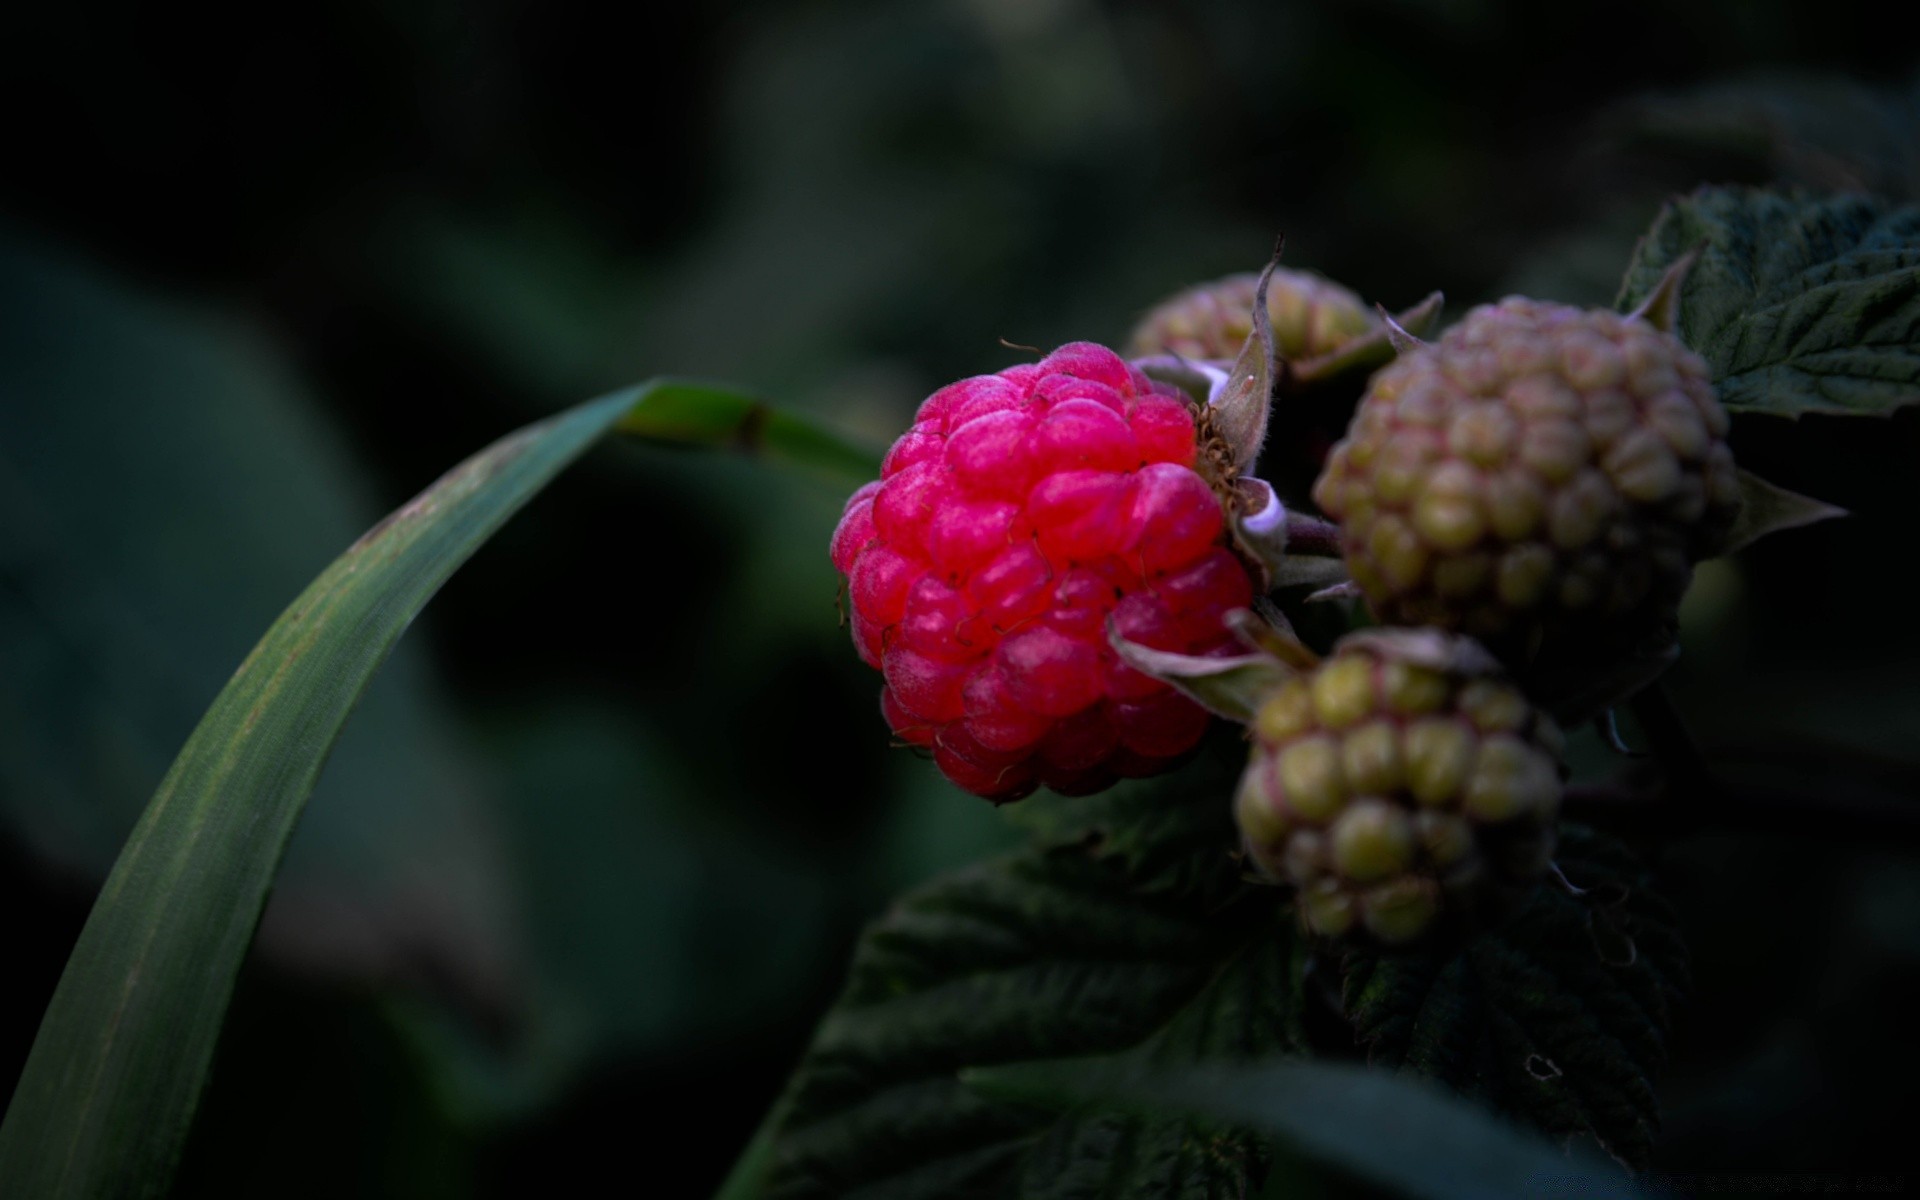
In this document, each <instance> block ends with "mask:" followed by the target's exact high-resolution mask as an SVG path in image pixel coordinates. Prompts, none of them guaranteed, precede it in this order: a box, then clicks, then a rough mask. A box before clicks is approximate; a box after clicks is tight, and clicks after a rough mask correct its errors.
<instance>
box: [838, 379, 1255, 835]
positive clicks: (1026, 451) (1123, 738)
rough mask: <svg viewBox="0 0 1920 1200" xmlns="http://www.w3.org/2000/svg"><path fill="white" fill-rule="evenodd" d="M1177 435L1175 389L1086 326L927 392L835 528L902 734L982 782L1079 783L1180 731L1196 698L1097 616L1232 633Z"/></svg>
mask: <svg viewBox="0 0 1920 1200" xmlns="http://www.w3.org/2000/svg"><path fill="white" fill-rule="evenodd" d="M1194 436H1195V435H1194V416H1193V412H1192V409H1191V406H1190V405H1189V403H1188V402H1187V400H1186V399H1185V397H1183V396H1182V395H1181V394H1180V393H1179V392H1178V391H1176V390H1174V389H1173V388H1171V387H1169V386H1167V385H1165V384H1158V383H1154V382H1152V381H1150V380H1148V379H1147V378H1146V377H1145V376H1143V375H1141V374H1140V372H1138V371H1137V370H1134V369H1133V368H1132V367H1130V366H1128V365H1127V364H1126V363H1125V362H1124V361H1122V360H1121V358H1120V357H1119V356H1118V355H1117V354H1115V353H1114V352H1113V351H1111V350H1108V349H1106V348H1105V347H1102V346H1096V345H1094V344H1092V343H1089V342H1078V343H1074V344H1072V345H1067V346H1062V347H1061V348H1060V349H1058V350H1056V351H1054V352H1053V353H1052V354H1050V355H1048V356H1047V357H1046V358H1045V359H1044V360H1042V361H1041V362H1039V363H1037V364H1031V365H1027V366H1019V367H1014V368H1011V369H1009V370H1006V371H1002V372H1000V373H999V374H997V375H981V376H976V377H975V378H972V379H963V380H961V381H960V382H959V383H955V384H951V385H949V386H947V387H944V388H941V389H940V390H939V391H937V392H935V393H934V394H933V395H931V396H929V397H928V398H927V400H926V402H925V403H924V404H922V405H921V406H920V411H919V414H918V416H917V417H916V419H915V423H914V426H913V428H912V429H910V430H908V432H907V433H905V434H904V435H902V437H901V438H900V440H899V441H898V442H896V443H894V446H893V449H892V450H891V451H890V452H889V453H888V454H887V457H886V461H885V464H884V465H883V466H882V467H881V471H880V478H879V479H878V480H876V481H874V482H873V483H870V484H868V485H866V486H865V487H863V488H861V489H860V490H859V491H857V492H855V493H854V495H853V497H852V498H851V499H850V500H849V501H848V502H847V508H846V513H845V515H844V516H843V517H842V518H841V521H840V527H839V528H838V529H837V530H836V531H835V532H834V536H833V544H832V555H833V563H834V566H836V567H838V568H839V569H840V571H841V573H842V574H843V575H845V576H846V577H847V585H848V595H849V597H850V599H851V602H852V609H853V622H852V623H853V633H854V642H855V645H856V647H857V648H858V649H859V651H860V654H861V657H862V658H863V659H865V660H866V661H867V662H869V663H872V664H873V665H875V666H877V667H879V668H880V669H881V671H882V673H883V674H884V676H885V678H886V686H885V687H884V688H883V689H882V692H881V711H882V713H883V714H884V715H885V716H886V719H887V723H888V724H889V725H890V726H892V728H893V730H894V733H895V734H896V736H898V737H899V738H900V740H902V741H904V742H907V743H909V744H912V745H917V746H924V747H927V748H928V749H930V750H931V751H932V753H933V759H934V762H935V764H936V765H938V766H939V768H940V770H941V771H942V772H943V773H945V775H946V776H947V778H948V779H950V780H952V781H953V782H954V783H955V784H957V785H959V786H960V787H962V788H965V789H966V790H968V791H971V792H974V793H976V794H978V795H981V796H986V797H988V798H990V799H993V800H996V801H1003V800H1013V799H1018V798H1019V797H1021V796H1024V795H1026V794H1027V793H1028V792H1031V791H1032V790H1033V789H1034V788H1036V787H1039V786H1041V785H1045V786H1047V787H1050V788H1053V789H1054V790H1056V791H1060V792H1065V793H1069V794H1076V795H1077V794H1084V793H1086V792H1092V791H1098V790H1100V789H1101V788H1104V787H1107V786H1108V785H1110V784H1112V783H1113V782H1114V781H1115V780H1116V779H1122V778H1137V777H1139V776H1143V775H1151V774H1155V773H1157V772H1160V771H1164V770H1167V769H1169V768H1170V767H1172V766H1174V765H1175V764H1176V763H1178V762H1179V761H1180V759H1181V758H1182V757H1183V756H1184V755H1185V754H1186V753H1187V752H1189V751H1190V750H1192V749H1193V747H1194V746H1195V745H1196V744H1198V742H1199V740H1200V737H1201V735H1202V734H1203V733H1205V732H1206V728H1207V724H1208V718H1207V714H1206V712H1205V711H1204V710H1202V709H1201V708H1199V707H1198V706H1197V705H1195V704H1194V703H1193V702H1192V701H1190V700H1188V699H1186V698H1185V697H1184V696H1181V695H1180V694H1179V693H1177V692H1175V691H1173V690H1172V689H1170V688H1168V687H1167V686H1166V685H1165V684H1162V683H1159V682H1157V681H1156V680H1153V679H1149V678H1148V677H1146V676H1144V675H1142V674H1140V673H1139V672H1138V671H1135V670H1133V669H1132V668H1131V667H1128V666H1126V665H1125V664H1124V663H1122V662H1121V661H1120V660H1119V659H1118V657H1117V656H1116V655H1115V654H1114V652H1113V649H1112V647H1111V646H1109V645H1108V644H1107V627H1108V623H1109V621H1111V622H1113V623H1114V624H1115V625H1116V626H1117V627H1118V628H1119V629H1120V630H1121V632H1122V633H1124V634H1125V635H1126V636H1127V637H1129V638H1131V639H1132V640H1134V641H1137V642H1140V643H1142V644H1144V645H1148V646H1152V647H1154V648H1155V649H1160V650H1172V651H1177V652H1180V653H1185V654H1211V653H1221V652H1225V651H1227V650H1229V649H1230V648H1231V647H1232V646H1233V645H1234V641H1233V638H1232V635H1231V634H1230V633H1229V632H1228V630H1227V629H1226V627H1225V626H1224V624H1223V622H1222V617H1223V616H1224V615H1225V614H1226V613H1227V612H1228V611H1230V610H1231V609H1234V608H1240V607H1244V606H1245V605H1246V604H1248V603H1249V602H1250V600H1251V599H1252V594H1253V582H1252V579H1251V577H1250V576H1249V575H1248V573H1247V571H1246V568H1245V567H1243V566H1242V565H1241V563H1240V560H1239V559H1238V558H1236V557H1235V556H1234V554H1233V552H1232V551H1231V550H1229V549H1228V548H1227V546H1226V542H1225V533H1226V524H1225V521H1224V518H1223V517H1222V515H1221V511H1220V505H1219V502H1218V501H1217V500H1216V499H1215V498H1214V495H1213V492H1212V489H1210V488H1209V487H1208V485H1207V483H1206V481H1205V480H1204V479H1202V478H1201V477H1200V475H1199V474H1197V473H1196V472H1195V470H1194V461H1195V443H1194Z"/></svg>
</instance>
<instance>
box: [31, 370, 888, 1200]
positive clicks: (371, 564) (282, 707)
mask: <svg viewBox="0 0 1920 1200" xmlns="http://www.w3.org/2000/svg"><path fill="white" fill-rule="evenodd" d="M756 405H757V402H755V401H752V400H749V399H745V398H742V397H739V396H736V395H734V394H732V393H727V392H723V391H721V390H719V389H716V388H712V387H709V386H705V385H699V384H682V383H674V382H654V383H649V384H643V385H640V386H638V387H635V388H630V389H627V390H625V391H622V392H618V393H615V394H613V395H610V396H607V397H604V398H602V399H599V400H595V401H591V402H589V403H587V404H584V405H582V406H580V407H579V408H576V409H573V410H571V411H569V412H567V413H564V414H562V415H560V416H558V417H555V418H553V419H551V420H548V421H545V422H542V423H540V424H537V425H533V426H529V427H528V428H526V429H523V430H521V431H519V432H517V433H514V434H512V435H510V436H508V437H506V438H504V439H502V440H501V441H499V442H497V443H495V444H494V445H493V446H491V447H489V448H487V449H486V450H483V451H481V452H480V453H479V454H477V455H475V456H474V457H473V458H471V459H468V460H467V461H466V462H465V463H463V464H461V465H460V466H459V467H456V468H455V469H454V470H453V471H451V472H449V473H448V474H447V475H446V476H444V477H443V478H442V479H441V480H440V481H439V482H437V483H435V484H434V485H433V486H432V487H430V488H428V489H427V490H426V491H425V492H422V493H421V494H420V495H419V496H417V497H415V498H414V499H413V500H412V501H411V502H409V503H408V504H407V505H406V506H404V507H403V508H401V509H399V510H398V511H396V512H395V513H393V514H392V515H390V516H389V517H387V518H386V520H384V521H382V522H381V523H380V524H379V525H377V526H375V527H374V528H373V529H372V530H371V531H369V532H368V533H367V534H366V535H365V536H364V537H362V538H361V539H360V540H359V541H358V542H356V543H355V544H354V545H353V546H352V547H351V548H349V549H348V550H347V552H346V553H345V554H343V555H342V556H341V557H340V558H339V559H337V560H336V561H335V562H334V563H333V565H332V566H330V567H328V568H327V570H326V571H325V572H324V573H322V574H321V576H320V577H319V578H318V579H317V580H315V581H314V583H313V584H312V585H311V586H309V587H308V588H307V590H306V591H305V592H304V593H302V594H301V595H300V597H299V598H298V599H296V600H295V601H294V602H293V604H292V606H291V607H289V608H288V609H287V611H286V612H285V613H284V614H283V615H282V616H281V617H280V619H279V620H278V621H277V622H275V624H274V626H273V627H272V628H271V629H270V630H268V632H267V635H266V636H265V637H264V638H263V639H262V640H261V642H260V643H259V644H258V645H257V646H256V647H255V648H254V650H253V652H252V653H251V654H250V655H249V656H248V657H247V660H246V661H245V662H244V663H242V664H241V666H240V669H239V670H238V671H237V672H236V673H235V674H234V677H233V679H232V680H231V681H230V682H229V683H228V684H227V686H226V688H225V689H224V690H223V691H222V692H221V693H220V695H219V697H218V698H216V699H215V701H214V703H213V706H212V708H211V709H210V710H209V711H208V713H207V715H206V716H205V717H204V718H203V719H202V721H201V723H200V725H199V727H198V728H196V729H195V731H194V733H193V735H192V737H190V738H189V739H188V741H187V744H186V746H185V748H184V749H183V750H182V751H181V753H180V756H179V758H177V759H176V760H175V762H174V764H173V767H172V769H171V770H170V771H169V772H168V774H167V776H166V778H165V780H163V781H162V783H161V785H160V788H159V791H158V792H157V793H156V794H155V796H154V798H153V800H152V802H151V803H149V804H148V806H147V809H146V811H145V813H144V814H143V815H142V817H141V819H140V822H139V824H138V825H137V826H136V827H135V829H134V832H133V834H132V835H131V837H130V838H129V839H128V842H127V845H126V846H125V848H124V849H123V850H122V851H121V853H120V856H119V859H118V860H117V862H116V863H115V865H114V869H113V872H112V874H111V875H110V876H109V877H108V879H107V883H106V885H105V887H104V888H103V889H102V891H101V893H100V896H99V898H98V899H97V901H96V902H95V904H94V908H93V911H92V913H91V915H90V916H89V917H88V920H87V924H86V927H85V929H84V930H83V931H82V932H81V935H80V939H79V942H78V944H77V945H76V946H75V948H74V951H73V954H72V957H71V958H70V959H69V960H68V963H67V968H66V971H65V973H64V974H63V975H62V976H61V979H60V983H59V986H58V988H57V989H56V990H55V992H54V997H53V1000H52V1002H51V1004H50V1005H49V1006H48V1009H47V1014H46V1016H45V1018H44V1020H43V1021H42V1023H41V1027H40V1032H39V1035H38V1036H37V1038H36V1039H35V1041H34V1045H33V1049H32V1051H31V1053H30V1054H29V1056H28V1059H27V1064H26V1067H25V1069H24V1070H23V1072H22V1074H21V1078H20V1082H19V1084H18V1085H17V1087H16V1088H15V1091H14V1095H13V1100H12V1103H11V1104H10V1105H9V1107H8V1111H7V1116H6V1120H5V1122H4V1124H0V1192H4V1193H5V1194H7V1195H9V1196H16V1195H17V1196H30V1197H36V1198H37V1197H106V1196H143V1195H145V1196H151V1195H160V1194H164V1193H165V1191H166V1188H167V1181H168V1178H169V1175H170V1173H171V1170H172V1167H173V1164H174V1161H175V1159H176V1157H177V1155H178V1153H179V1149H180V1146H181V1143H182V1141H183V1139H184V1138H185V1136H186V1131H187V1128H188V1126H189V1124H190V1123H191V1120H192V1117H193V1111H194V1108H195V1105H196V1104H197V1102H198V1100H199V1096H200V1093H201V1090H202V1088H203V1085H204V1083H205V1080H206V1075H207V1071H208V1068H209V1066H210V1064H211V1062H212V1058H213V1052H214V1046H215V1043H216V1041H217V1038H218V1035H219V1031H220V1025H221V1022H222V1020H223V1018H224V1016H225V1013H226V1008H227V1004H228V1001H229V1000H230V998H231V995H232V990H233V984H234V979H235V976H236V974H237V972H238V970H239V967H240V963H241V960H242V959H243V958H244V957H245V954H246V951H247V946H248V943H249V942H250V941H251V939H252V936H253V932H254V927H255V925H256V924H257V922H258V920H259V917H260V912H261V908H262V907H263V905H264V903H265V901H266V896H267V891H268V888H269V887H270V885H271V884H272V881H273V875H274V871H275V869H276V867H277V866H278V863H279V860H280V856H281V853H282V851H283V850H284V849H285V846H286V842H287V839H288V837H289V835H290V834H291V832H292V830H293V826H294V823H295V822H296V821H297V819H298V818H299V815H300V810H301V808H302V806H303V805H304V804H305V802H306V799H307V796H308V795H309V793H310V792H311V791H312V788H313V785H314V782H315V780H316V779H317V777H318V776H319V773H320V770H321V767H322V766H323V765H324V763H325V761H326V758H327V755H328V752H329V751H330V750H331V749H332V746H333V744H334V741H335V739H336V738H337V737H338V735H339V733H340V730H341V728H342V726H343V725H344V724H345V722H346V719H347V717H348V715H349V714H350V713H351V712H352V710H353V707H354V704H355V702H356V701H357V700H358V699H359V697H360V694H361V692H362V691H363V690H364V689H365V687H366V686H367V683H368V681H369V680H370V678H371V677H372V675H373V673H374V671H375V669H376V668H378V667H379V665H380V663H381V662H382V660H383V659H385V657H386V656H387V654H388V652H389V651H390V650H391V649H392V648H393V645H394V643H395V642H396V641H397V640H398V638H399V636H400V634H401V633H402V632H403V631H404V630H405V629H406V627H407V625H408V624H409V623H410V622H411V621H412V620H413V618H414V617H415V616H416V615H417V614H418V613H419V611H420V609H421V608H422V607H423V606H424V605H425V604H426V602H427V601H428V599H430V598H431V597H432V596H433V594H434V593H435V592H436V591H437V590H438V589H439V587H440V586H441V584H442V583H444V582H445V581H446V579H447V578H448V577H449V576H450V575H451V574H452V573H453V571H454V570H455V569H456V568H458V567H459V565H460V564H461V563H463V562H464V561H466V559H467V558H468V557H469V556H471V555H472V554H473V552H474V551H475V550H477V549H478V548H479V547H480V545H481V544H483V543H484V542H485V541H486V540H487V538H488V537H489V536H491V535H492V534H493V533H494V531H496V530H497V529H498V528H499V527H500V526H501V525H502V524H503V523H504V522H505V521H506V520H507V519H508V518H509V517H510V516H512V515H513V513H514V512H516V511H517V510H518V509H519V508H520V507H521V506H522V505H524V504H525V503H526V502H527V501H528V500H529V499H531V498H532V497H533V496H534V495H535V494H536V493H537V492H539V491H540V489H541V488H542V487H544V486H545V485H546V484H547V483H548V482H550V481H551V480H552V479H553V478H554V477H555V476H556V475H557V474H558V473H559V472H560V471H561V470H563V469H564V468H565V467H567V466H568V465H569V464H570V463H572V462H573V461H574V460H575V459H577V458H578V457H579V456H580V455H581V454H582V453H583V452H584V451H585V450H586V449H587V448H588V447H590V446H591V445H593V444H594V442H596V441H597V440H598V439H600V438H601V437H602V436H604V435H606V434H607V433H609V432H610V431H612V430H613V429H615V428H616V427H618V426H621V425H622V424H623V422H624V423H631V424H633V425H634V426H636V430H635V431H636V432H639V433H641V434H643V435H646V436H654V437H661V438H669V439H671V440H675V441H682V442H693V443H696V444H706V445H719V444H724V443H726V442H728V441H730V440H737V439H734V438H732V437H731V435H730V434H728V433H727V432H726V430H727V428H728V425H727V421H726V420H724V419H721V420H714V421H709V422H706V423H704V424H703V423H702V422H701V421H699V420H698V419H697V418H699V416H700V413H701V412H702V411H703V408H704V407H705V406H712V407H713V408H716V409H719V410H721V411H722V412H723V413H725V412H731V413H733V414H735V415H736V416H737V415H738V414H742V413H751V412H754V411H759V410H758V409H757V408H756ZM655 406H658V407H659V408H660V410H661V411H662V412H663V413H666V414H669V415H671V417H672V418H673V419H672V420H670V421H666V422H663V427H662V428H648V420H647V416H648V414H649V412H650V411H651V410H652V409H653V408H654V407H655ZM767 423H768V424H769V425H772V424H775V423H774V422H771V421H769V422H767ZM779 428H780V429H781V430H782V432H781V433H780V434H779V435H778V436H777V437H769V438H768V439H767V440H766V442H765V443H764V444H766V445H769V446H772V447H776V448H778V449H779V450H781V451H782V452H783V453H785V454H786V456H787V457H789V458H791V459H793V460H795V461H797V462H800V463H802V464H804V465H809V466H814V467H819V468H822V469H829V470H836V471H843V470H845V471H850V470H851V468H852V467H853V465H854V464H853V462H852V458H851V455H850V454H841V453H840V452H839V451H838V450H836V449H834V447H835V446H836V445H837V443H834V442H833V441H832V440H831V439H828V438H824V437H819V438H811V439H810V438H808V437H806V436H802V435H801V434H799V433H798V432H796V427H795V426H794V425H792V424H785V423H781V424H780V425H779ZM854 453H857V452H854Z"/></svg>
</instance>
